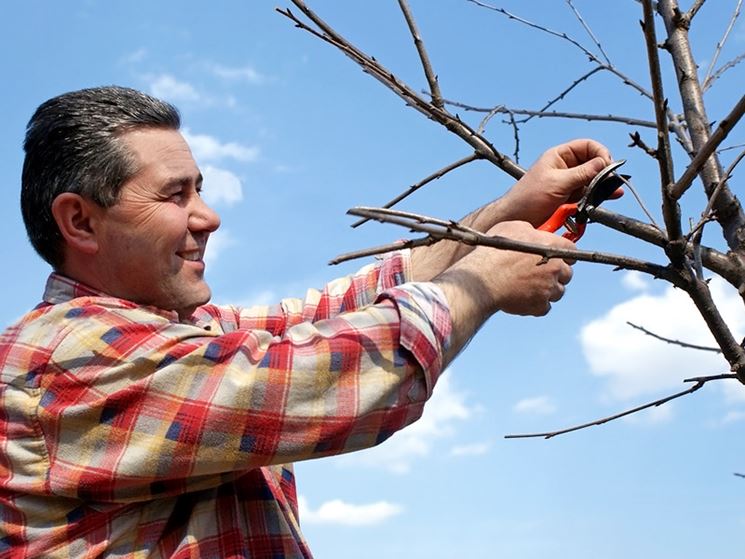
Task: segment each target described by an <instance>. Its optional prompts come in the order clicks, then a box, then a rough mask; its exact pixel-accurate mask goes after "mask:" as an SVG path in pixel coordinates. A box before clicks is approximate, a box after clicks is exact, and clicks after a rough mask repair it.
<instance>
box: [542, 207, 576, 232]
mask: <svg viewBox="0 0 745 559" xmlns="http://www.w3.org/2000/svg"><path fill="white" fill-rule="evenodd" d="M576 213H577V204H562V205H561V206H559V207H558V208H556V211H555V212H554V213H553V215H551V217H549V218H548V221H546V223H544V224H543V225H541V226H540V227H539V228H538V230H539V231H548V232H549V233H554V232H556V231H558V230H559V229H560V228H561V226H562V225H564V223H565V222H566V220H567V218H569V217H572V216H573V215H574V214H576Z"/></svg>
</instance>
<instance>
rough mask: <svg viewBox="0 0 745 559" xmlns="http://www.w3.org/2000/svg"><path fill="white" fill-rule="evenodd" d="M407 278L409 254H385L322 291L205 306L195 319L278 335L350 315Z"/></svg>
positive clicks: (226, 328)
mask: <svg viewBox="0 0 745 559" xmlns="http://www.w3.org/2000/svg"><path fill="white" fill-rule="evenodd" d="M410 279H411V269H410V251H409V250H401V251H396V252H392V253H389V254H386V255H384V256H382V257H380V258H378V260H377V261H376V262H375V263H373V264H369V265H367V266H365V267H363V268H361V269H360V270H359V271H357V272H356V273H354V274H351V275H349V276H345V277H342V278H339V279H335V280H333V281H331V282H329V283H328V284H326V285H325V286H324V287H323V289H309V290H308V291H307V292H306V294H305V297H304V298H302V299H300V298H287V299H283V300H282V301H281V302H280V303H279V304H276V305H257V306H253V307H234V306H217V305H206V306H204V307H201V308H200V309H198V310H197V312H196V313H195V317H194V318H195V319H196V320H197V321H199V322H201V323H203V324H212V325H214V326H215V327H217V328H219V329H220V330H221V331H223V332H230V331H233V330H237V329H256V328H259V329H262V330H267V331H269V332H271V333H272V334H274V335H279V336H281V335H282V334H283V333H284V332H285V330H286V329H287V328H290V327H292V326H294V325H296V324H299V323H301V322H316V321H319V320H324V319H328V318H333V317H335V316H337V315H338V314H339V313H344V312H351V311H355V310H357V309H360V308H362V307H364V306H366V305H369V304H371V303H373V302H374V301H375V300H376V299H377V297H378V296H379V295H380V294H381V293H382V292H383V291H385V290H386V289H389V288H391V287H394V286H397V285H401V284H403V283H405V282H407V281H409V280H410Z"/></svg>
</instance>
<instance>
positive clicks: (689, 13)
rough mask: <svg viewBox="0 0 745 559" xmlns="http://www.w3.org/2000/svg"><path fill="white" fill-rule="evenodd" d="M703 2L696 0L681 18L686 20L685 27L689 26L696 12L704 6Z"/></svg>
mask: <svg viewBox="0 0 745 559" xmlns="http://www.w3.org/2000/svg"><path fill="white" fill-rule="evenodd" d="M704 2H706V0H696V1H695V2H694V3H693V5H692V6H691V8H690V9H689V10H688V11H687V12H686V13H685V14H684V15H683V18H684V19H685V20H686V22H687V25H690V24H691V20H693V18H694V17H695V16H696V14H697V13H698V11H699V10H700V9H701V6H703V5H704Z"/></svg>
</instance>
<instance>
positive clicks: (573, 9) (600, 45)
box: [566, 0, 613, 66]
mask: <svg viewBox="0 0 745 559" xmlns="http://www.w3.org/2000/svg"><path fill="white" fill-rule="evenodd" d="M566 3H567V4H569V8H571V10H572V13H574V15H575V17H576V18H577V19H578V20H579V22H580V24H581V25H582V27H583V28H584V30H585V31H587V34H588V35H589V36H590V39H592V41H593V42H594V43H595V46H596V47H598V50H599V51H600V54H602V55H603V58H605V61H606V62H607V63H608V65H609V66H612V65H613V64H612V63H611V61H610V58H609V57H608V55H607V53H606V52H605V50H603V45H602V44H600V41H598V39H597V37H595V34H594V33H593V32H592V29H590V26H589V25H587V22H585V20H584V18H583V17H582V14H580V13H579V11H578V10H577V9H576V8H575V7H574V4H572V0H566Z"/></svg>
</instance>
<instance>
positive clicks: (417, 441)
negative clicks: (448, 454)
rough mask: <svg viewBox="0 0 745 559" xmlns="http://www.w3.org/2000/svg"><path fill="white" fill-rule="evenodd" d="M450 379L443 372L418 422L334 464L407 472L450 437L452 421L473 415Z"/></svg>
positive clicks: (453, 423)
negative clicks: (379, 443) (414, 462)
mask: <svg viewBox="0 0 745 559" xmlns="http://www.w3.org/2000/svg"><path fill="white" fill-rule="evenodd" d="M450 376H451V373H450V372H449V371H446V372H445V373H444V374H443V375H442V377H440V380H438V382H437V385H436V386H435V390H434V394H433V395H432V397H431V398H430V400H429V402H427V404H426V405H425V406H424V413H423V414H422V417H421V418H420V419H419V421H417V422H416V423H414V424H413V425H410V426H408V427H407V428H405V429H403V430H402V431H399V432H398V433H396V434H395V435H393V436H392V437H391V438H390V439H388V440H387V441H385V442H384V443H382V444H381V445H379V446H377V447H374V448H370V449H366V450H362V451H359V452H353V453H350V454H344V455H342V456H339V457H338V458H336V462H337V463H338V464H341V465H353V466H357V465H364V466H368V467H374V468H383V469H386V470H388V471H390V472H392V473H396V474H405V473H408V472H409V471H410V470H411V464H412V462H413V461H414V460H415V459H417V458H421V457H424V456H427V455H429V453H430V452H431V451H432V448H433V446H434V445H435V442H436V440H437V439H441V438H446V437H449V436H452V435H453V434H454V433H455V424H456V422H458V421H462V420H465V419H468V418H469V417H470V416H471V414H472V412H473V410H472V409H469V407H468V406H467V405H466V402H465V400H466V397H465V394H463V393H461V392H458V391H456V390H455V388H453V386H452V384H451V381H450Z"/></svg>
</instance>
